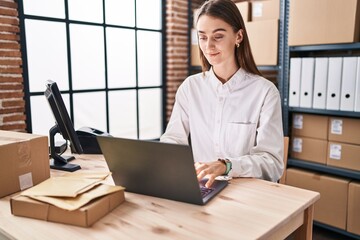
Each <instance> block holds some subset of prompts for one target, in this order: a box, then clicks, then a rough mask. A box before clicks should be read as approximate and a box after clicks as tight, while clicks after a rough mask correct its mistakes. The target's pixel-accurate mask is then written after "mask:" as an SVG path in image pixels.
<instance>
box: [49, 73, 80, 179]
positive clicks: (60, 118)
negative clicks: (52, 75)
mask: <svg viewBox="0 0 360 240" xmlns="http://www.w3.org/2000/svg"><path fill="white" fill-rule="evenodd" d="M44 94H45V97H46V98H47V100H48V102H49V105H50V108H51V111H52V113H53V115H54V118H55V121H56V122H55V125H54V126H53V127H52V128H51V129H50V131H49V138H50V155H51V158H52V159H51V160H50V168H53V169H58V170H64V171H70V172H73V171H76V170H78V169H80V166H79V165H77V164H70V163H68V162H69V161H71V160H73V159H75V158H74V157H73V156H62V155H61V153H60V154H58V153H56V151H55V135H56V134H57V133H60V134H61V135H62V137H63V138H64V139H65V140H66V144H67V141H70V147H71V151H72V152H76V153H78V154H81V153H83V149H82V147H81V144H80V141H79V138H78V135H77V134H76V132H75V129H74V125H73V123H72V121H71V119H70V117H69V114H68V112H67V109H66V106H65V104H64V101H63V99H62V97H61V93H60V90H59V88H58V86H57V84H56V82H54V81H51V80H48V81H47V82H46V90H45V92H44Z"/></svg>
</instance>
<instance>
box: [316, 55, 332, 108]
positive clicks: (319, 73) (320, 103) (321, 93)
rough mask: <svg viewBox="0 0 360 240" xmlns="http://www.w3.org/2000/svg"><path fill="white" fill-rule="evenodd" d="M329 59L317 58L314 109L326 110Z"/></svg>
mask: <svg viewBox="0 0 360 240" xmlns="http://www.w3.org/2000/svg"><path fill="white" fill-rule="evenodd" d="M328 64H329V59H328V58H322V57H321V58H315V74H314V97H313V108H317V109H325V107H326V89H327V77H328Z"/></svg>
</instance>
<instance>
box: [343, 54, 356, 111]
mask: <svg viewBox="0 0 360 240" xmlns="http://www.w3.org/2000/svg"><path fill="white" fill-rule="evenodd" d="M357 60H358V58H357V57H344V58H343V71H342V78H341V96H340V110H341V111H354V105H355V84H356V70H357V69H356V68H357Z"/></svg>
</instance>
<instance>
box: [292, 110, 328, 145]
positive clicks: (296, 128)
mask: <svg viewBox="0 0 360 240" xmlns="http://www.w3.org/2000/svg"><path fill="white" fill-rule="evenodd" d="M328 121H329V118H328V117H327V116H320V115H312V114H300V113H293V115H292V129H291V133H292V135H294V136H302V137H309V138H316V139H322V140H327V139H328Z"/></svg>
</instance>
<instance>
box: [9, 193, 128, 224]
mask: <svg viewBox="0 0 360 240" xmlns="http://www.w3.org/2000/svg"><path fill="white" fill-rule="evenodd" d="M124 200H125V197H124V190H122V191H117V192H114V193H111V194H109V195H105V196H103V197H100V198H98V199H95V200H94V201H92V202H90V203H89V204H86V205H85V206H83V207H81V208H80V209H78V210H74V211H68V210H64V209H61V208H58V207H55V206H53V205H51V204H48V203H43V202H40V201H36V200H33V199H31V198H28V197H25V196H21V195H17V196H15V197H12V198H11V200H10V204H11V213H12V214H13V215H15V216H21V217H29V218H35V219H40V220H44V221H49V222H57V223H65V224H71V225H76V226H80V227H90V226H91V225H92V224H94V223H95V222H96V221H98V220H99V219H100V218H102V217H104V216H105V215H106V214H107V213H109V212H111V211H112V210H113V209H115V208H116V207H117V206H119V205H120V204H121V203H122V202H123V201H124Z"/></svg>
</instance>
